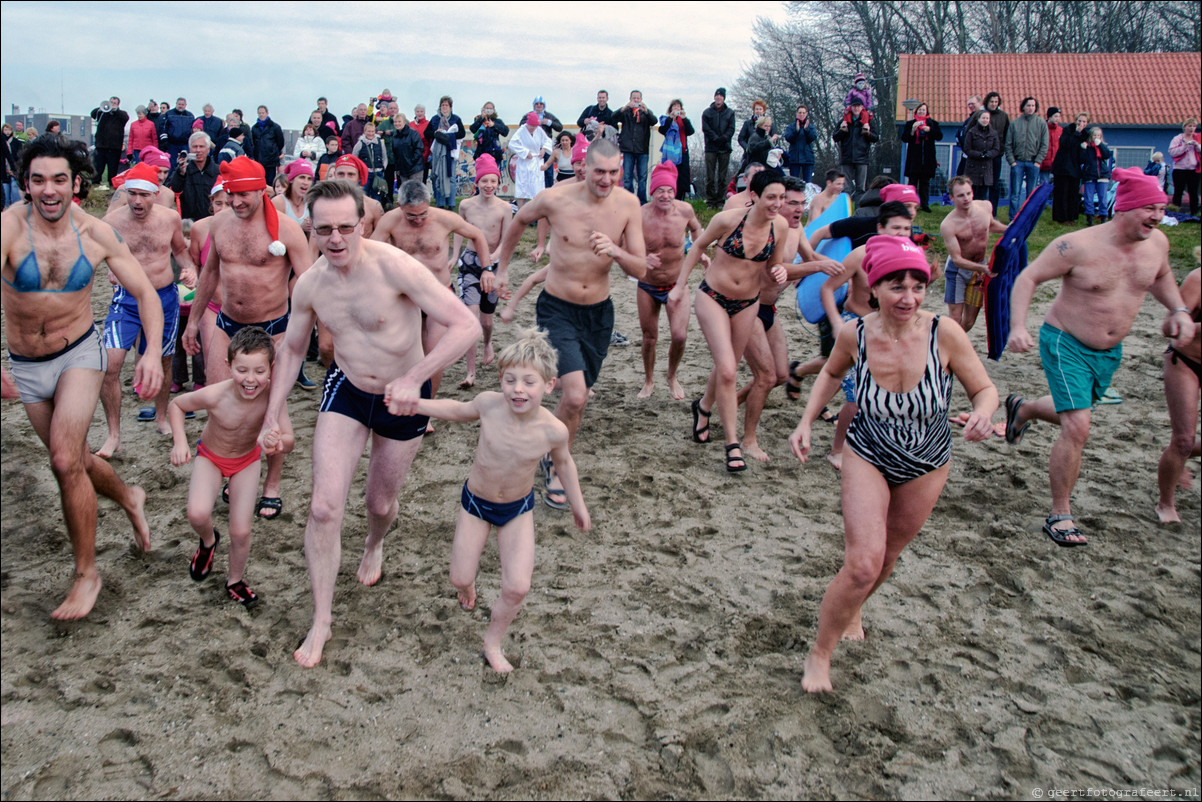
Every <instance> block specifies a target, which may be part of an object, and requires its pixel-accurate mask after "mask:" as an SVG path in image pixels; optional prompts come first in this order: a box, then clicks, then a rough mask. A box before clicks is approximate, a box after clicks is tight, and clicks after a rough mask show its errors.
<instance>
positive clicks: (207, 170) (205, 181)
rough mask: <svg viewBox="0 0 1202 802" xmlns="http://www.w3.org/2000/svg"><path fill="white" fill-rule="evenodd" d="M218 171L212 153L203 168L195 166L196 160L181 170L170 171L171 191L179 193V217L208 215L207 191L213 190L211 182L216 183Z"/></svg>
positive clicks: (196, 217) (194, 217)
mask: <svg viewBox="0 0 1202 802" xmlns="http://www.w3.org/2000/svg"><path fill="white" fill-rule="evenodd" d="M220 172H221V171H220V169H219V168H218V166H217V160H216V159H215V158H213V154H210V155H209V158H208V159H207V160H206V161H205V166H204V169H203V170H201V169H199V168H198V167H197V166H196V162H191V161H190V162H188V163H187V164H186V165H185V167H184V170H183V172H180V171H179V170H173V171H172V172H171V191H172V192H178V193H179V209H180V216H181V217H183V218H186V219H188V220H200V219H201V218H203V217H208V216H209V214H210V211H209V193H210V192H212V190H213V184H215V183H217V178H218V176H219V175H220Z"/></svg>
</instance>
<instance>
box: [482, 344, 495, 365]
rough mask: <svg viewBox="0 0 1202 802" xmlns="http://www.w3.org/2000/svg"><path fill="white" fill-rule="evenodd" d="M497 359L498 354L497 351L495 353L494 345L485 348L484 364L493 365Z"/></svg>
mask: <svg viewBox="0 0 1202 802" xmlns="http://www.w3.org/2000/svg"><path fill="white" fill-rule="evenodd" d="M496 358H497V354H496V352H495V351H493V349H492V343H491V342H490V343H489V344H488V345H486V346H484V364H485V365H491V364H492V363H493V360H495V359H496Z"/></svg>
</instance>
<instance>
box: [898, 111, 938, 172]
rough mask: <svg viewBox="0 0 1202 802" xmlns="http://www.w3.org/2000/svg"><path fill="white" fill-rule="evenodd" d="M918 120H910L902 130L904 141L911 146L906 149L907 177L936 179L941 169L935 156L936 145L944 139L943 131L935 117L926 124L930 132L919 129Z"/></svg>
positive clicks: (928, 119)
mask: <svg viewBox="0 0 1202 802" xmlns="http://www.w3.org/2000/svg"><path fill="white" fill-rule="evenodd" d="M918 122H919V121H918V120H910V121H909V122H908V123H906V127H905V128H904V129H902V141H903V142H905V143H906V144H907V145H909V147H908V148H906V175H907V176H908V177H910V178H914V179H919V178H926V179H930V178H934V177H935V173H936V171H938V169H939V161H938V158H937V157H936V155H935V143H936V142H938V141H939V140H941V139H943V130H942V129H941V128H940V127H939V123H938V122H936V121H935V118H934V117H928V118H927V120H926V122H927V125H928V126H930V129H931V130H929V131H920V130H919V129H918Z"/></svg>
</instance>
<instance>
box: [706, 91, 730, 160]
mask: <svg viewBox="0 0 1202 802" xmlns="http://www.w3.org/2000/svg"><path fill="white" fill-rule="evenodd" d="M701 134H702V136H704V137H705V152H706V153H730V152H731V150H732V148H731V144H730V140H731V139H732V138H734V135H735V110H734V109H732V108H731V107H730V106H726V105H723V106H722V110H721V111H719V110H718V109H716V108H714V104H713V103H711V104H710V105H709V106H708V107H707V108H706V110H705V111H703V112H701Z"/></svg>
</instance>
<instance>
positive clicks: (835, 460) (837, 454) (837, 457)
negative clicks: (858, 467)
mask: <svg viewBox="0 0 1202 802" xmlns="http://www.w3.org/2000/svg"><path fill="white" fill-rule="evenodd" d="M826 461H827V462H829V463H830V464H831V465H834V466H835V470H836V471H841V470H843V452H842V451H832V452H831V453H829V454H827V455H826Z"/></svg>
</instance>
